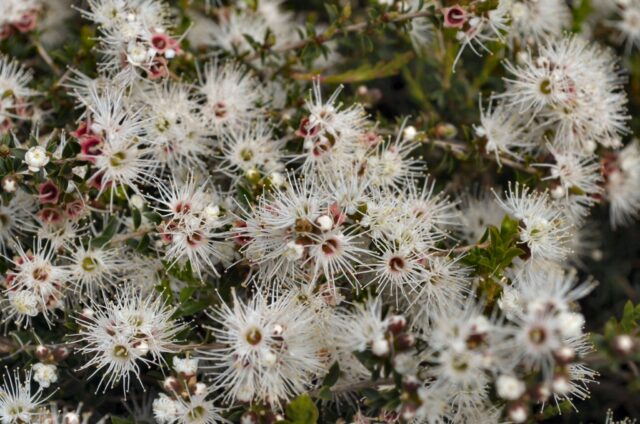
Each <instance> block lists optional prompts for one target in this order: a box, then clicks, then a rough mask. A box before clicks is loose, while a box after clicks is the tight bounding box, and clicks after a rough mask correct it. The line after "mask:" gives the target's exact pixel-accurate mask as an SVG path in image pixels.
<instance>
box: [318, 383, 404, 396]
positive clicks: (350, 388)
mask: <svg viewBox="0 0 640 424" xmlns="http://www.w3.org/2000/svg"><path fill="white" fill-rule="evenodd" d="M391 384H395V383H394V381H393V379H392V378H383V379H382V380H375V381H371V380H366V381H358V382H357V383H349V384H339V385H335V386H332V387H330V388H329V391H330V392H331V393H345V392H354V391H357V390H361V389H368V388H372V387H380V386H388V385H391ZM319 394H320V389H316V390H312V391H311V392H309V396H311V397H316V396H318V395H319Z"/></svg>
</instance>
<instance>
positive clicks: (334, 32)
mask: <svg viewBox="0 0 640 424" xmlns="http://www.w3.org/2000/svg"><path fill="white" fill-rule="evenodd" d="M431 14H432V12H431V11H429V10H420V11H417V12H411V13H405V14H401V15H395V14H392V13H385V14H383V15H381V16H380V17H379V18H378V19H375V20H373V21H365V22H358V23H356V24H351V25H347V26H345V27H342V28H337V29H329V30H326V31H324V32H323V33H322V34H319V35H316V36H315V37H309V38H305V39H302V40H299V41H295V42H292V43H289V44H285V45H283V46H280V47H277V48H275V49H274V51H275V52H277V53H285V52H288V51H290V50H300V49H302V48H304V47H306V46H308V45H309V44H318V45H320V44H324V43H326V42H328V41H330V40H332V39H334V38H336V37H337V36H344V35H347V34H351V33H355V32H361V31H364V30H367V29H369V28H375V27H376V26H379V25H383V24H387V23H400V22H405V21H410V20H412V19H416V18H422V17H425V16H429V15H431ZM259 56H260V52H255V53H253V54H251V55H249V56H248V57H247V60H249V61H251V60H254V59H257V58H258V57H259Z"/></svg>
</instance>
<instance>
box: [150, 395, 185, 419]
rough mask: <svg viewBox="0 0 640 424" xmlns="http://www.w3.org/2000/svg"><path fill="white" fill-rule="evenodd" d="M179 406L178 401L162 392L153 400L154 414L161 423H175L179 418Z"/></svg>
mask: <svg viewBox="0 0 640 424" xmlns="http://www.w3.org/2000/svg"><path fill="white" fill-rule="evenodd" d="M178 406H179V403H178V401H176V400H173V399H171V398H170V397H169V396H167V395H165V394H164V393H161V394H160V397H158V398H157V399H154V401H153V416H154V418H155V419H156V420H158V422H159V423H160V424H169V423H173V422H175V421H176V420H177V419H178Z"/></svg>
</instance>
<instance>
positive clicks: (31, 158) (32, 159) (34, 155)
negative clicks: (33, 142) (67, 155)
mask: <svg viewBox="0 0 640 424" xmlns="http://www.w3.org/2000/svg"><path fill="white" fill-rule="evenodd" d="M24 162H25V163H26V164H27V166H28V167H29V171H31V172H38V171H40V168H44V167H45V166H46V165H47V164H48V163H49V156H48V155H47V151H46V150H45V149H44V147H41V146H35V147H31V148H30V149H29V150H27V153H25V155H24Z"/></svg>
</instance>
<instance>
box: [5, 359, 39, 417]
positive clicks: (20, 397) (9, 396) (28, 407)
mask: <svg viewBox="0 0 640 424" xmlns="http://www.w3.org/2000/svg"><path fill="white" fill-rule="evenodd" d="M0 393H1V395H0V421H1V422H2V424H21V423H31V422H33V421H34V419H35V417H36V414H37V409H38V407H40V406H41V405H42V404H43V403H44V402H45V401H46V400H47V397H45V396H44V395H43V393H42V387H39V388H38V390H37V391H35V392H32V390H31V371H28V372H26V373H25V380H24V382H22V380H21V379H20V371H19V370H18V369H14V371H13V372H9V371H6V372H5V374H4V375H3V376H2V385H1V386H0Z"/></svg>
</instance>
